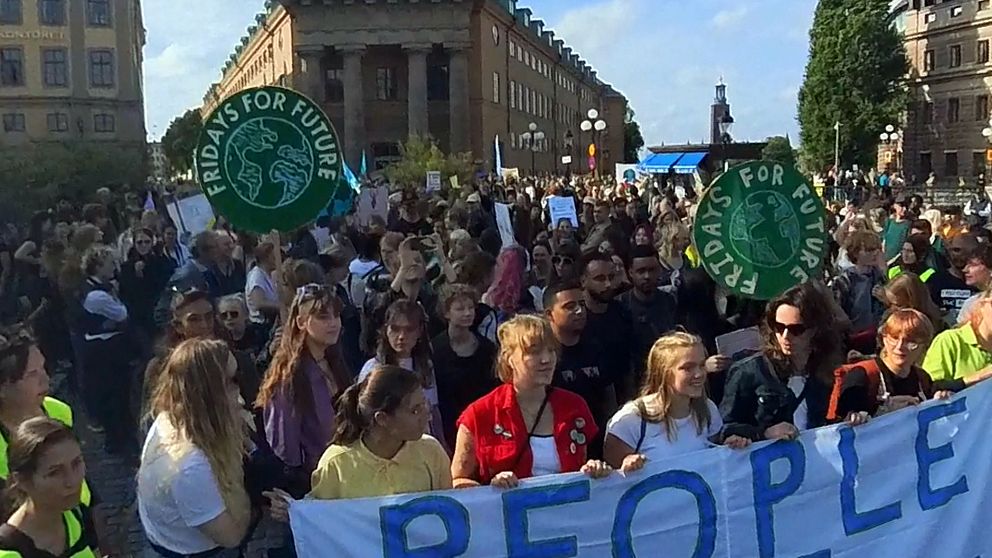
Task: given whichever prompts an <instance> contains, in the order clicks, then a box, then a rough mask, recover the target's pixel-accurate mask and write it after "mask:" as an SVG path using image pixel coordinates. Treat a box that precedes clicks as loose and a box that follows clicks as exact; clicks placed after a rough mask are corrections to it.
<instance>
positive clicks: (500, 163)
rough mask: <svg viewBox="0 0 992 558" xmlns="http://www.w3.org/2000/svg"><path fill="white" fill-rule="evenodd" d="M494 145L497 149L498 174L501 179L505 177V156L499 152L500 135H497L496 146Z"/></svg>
mask: <svg viewBox="0 0 992 558" xmlns="http://www.w3.org/2000/svg"><path fill="white" fill-rule="evenodd" d="M494 145H495V148H496V174H498V175H499V176H500V177H502V176H503V156H502V155H500V152H499V134H496V141H495V144H494Z"/></svg>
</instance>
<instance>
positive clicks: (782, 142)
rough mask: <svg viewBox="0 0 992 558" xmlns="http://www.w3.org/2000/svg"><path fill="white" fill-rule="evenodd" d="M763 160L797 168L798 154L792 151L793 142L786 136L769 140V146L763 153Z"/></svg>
mask: <svg viewBox="0 0 992 558" xmlns="http://www.w3.org/2000/svg"><path fill="white" fill-rule="evenodd" d="M761 158H762V159H764V160H766V161H774V162H776V163H782V164H783V165H791V166H793V167H794V166H796V152H795V150H794V149H792V142H790V141H789V138H788V137H786V136H773V137H770V138H768V145H766V146H765V148H764V149H763V150H762V151H761Z"/></svg>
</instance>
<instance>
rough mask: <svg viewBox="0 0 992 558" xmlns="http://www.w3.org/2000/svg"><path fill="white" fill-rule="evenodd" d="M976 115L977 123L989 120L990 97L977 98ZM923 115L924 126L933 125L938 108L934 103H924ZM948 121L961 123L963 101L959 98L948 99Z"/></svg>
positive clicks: (980, 96)
mask: <svg viewBox="0 0 992 558" xmlns="http://www.w3.org/2000/svg"><path fill="white" fill-rule="evenodd" d="M974 107H975V113H974V120H975V121H976V122H985V121H987V120H988V119H989V96H988V95H978V96H976V97H975V105H974ZM920 112H921V114H922V115H923V123H924V124H933V122H934V115H935V112H936V108H935V106H934V103H933V101H923V106H922V108H921V109H920ZM946 117H947V118H946V120H947V123H948V124H955V123H958V122H961V99H960V98H959V97H951V98H949V99H947V112H946Z"/></svg>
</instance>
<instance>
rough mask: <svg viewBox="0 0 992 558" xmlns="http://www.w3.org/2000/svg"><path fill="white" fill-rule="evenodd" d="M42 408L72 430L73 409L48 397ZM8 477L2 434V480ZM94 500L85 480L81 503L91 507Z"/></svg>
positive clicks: (5, 450) (8, 466) (50, 416)
mask: <svg viewBox="0 0 992 558" xmlns="http://www.w3.org/2000/svg"><path fill="white" fill-rule="evenodd" d="M41 406H42V408H43V409H44V410H45V415H47V416H48V418H53V419H55V420H57V421H59V422H61V423H62V424H64V425H66V426H68V427H69V428H72V407H70V406H68V405H66V404H65V403H63V402H61V401H59V400H58V399H55V398H54V397H46V398H45V401H44V402H42V404H41ZM8 476H10V465H9V464H8V463H7V438H5V437H4V436H3V433H0V479H2V480H7V477H8ZM92 499H93V495H92V494H91V493H90V487H89V485H87V484H86V481H85V480H83V491H82V493H81V494H80V496H79V503H80V504H82V505H84V506H89V505H90V501H91V500H92Z"/></svg>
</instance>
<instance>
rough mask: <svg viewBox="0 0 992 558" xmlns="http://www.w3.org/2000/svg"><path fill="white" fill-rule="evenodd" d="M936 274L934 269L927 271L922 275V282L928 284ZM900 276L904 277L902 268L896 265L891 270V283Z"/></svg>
mask: <svg viewBox="0 0 992 558" xmlns="http://www.w3.org/2000/svg"><path fill="white" fill-rule="evenodd" d="M936 273H937V272H936V271H935V270H934V269H933V268H930V269H927V270H926V271H924V272H923V273H921V274H920V281H923V282H924V283H926V282H927V280H928V279H930V278H931V277H933V276H934V275H935V274H936ZM900 275H902V267H901V266H898V265H895V266H892V267H891V268H890V269H889V281H891V280H893V279H895V278H896V277H899V276H900Z"/></svg>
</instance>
